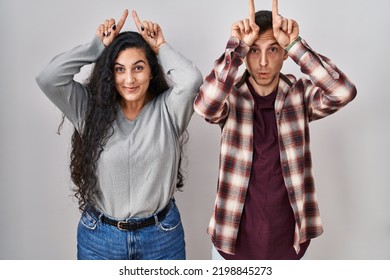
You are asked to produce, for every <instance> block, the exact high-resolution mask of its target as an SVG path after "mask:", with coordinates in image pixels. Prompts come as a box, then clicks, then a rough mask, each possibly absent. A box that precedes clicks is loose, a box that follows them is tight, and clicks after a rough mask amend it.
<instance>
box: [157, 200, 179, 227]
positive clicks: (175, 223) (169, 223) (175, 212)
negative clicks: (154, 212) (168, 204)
mask: <svg viewBox="0 0 390 280" xmlns="http://www.w3.org/2000/svg"><path fill="white" fill-rule="evenodd" d="M179 226H181V218H180V213H179V209H177V206H176V204H174V205H173V206H172V208H171V209H170V210H169V212H168V213H167V215H166V216H165V218H164V220H162V221H161V222H160V224H159V229H160V230H162V231H173V230H175V229H177V228H178V227H179Z"/></svg>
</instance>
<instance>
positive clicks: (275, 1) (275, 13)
mask: <svg viewBox="0 0 390 280" xmlns="http://www.w3.org/2000/svg"><path fill="white" fill-rule="evenodd" d="M278 15H279V11H278V0H273V2H272V19H273V20H274V21H275V20H276V17H277V16H278Z"/></svg>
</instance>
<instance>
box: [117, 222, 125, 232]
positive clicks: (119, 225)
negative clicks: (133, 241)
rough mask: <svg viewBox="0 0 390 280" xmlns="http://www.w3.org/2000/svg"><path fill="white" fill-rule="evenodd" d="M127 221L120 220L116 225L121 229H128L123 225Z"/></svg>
mask: <svg viewBox="0 0 390 280" xmlns="http://www.w3.org/2000/svg"><path fill="white" fill-rule="evenodd" d="M123 223H125V222H122V221H119V222H118V223H117V224H116V227H117V228H118V229H119V230H126V229H125V228H123V227H122V224H123Z"/></svg>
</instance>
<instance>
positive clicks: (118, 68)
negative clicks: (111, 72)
mask: <svg viewBox="0 0 390 280" xmlns="http://www.w3.org/2000/svg"><path fill="white" fill-rule="evenodd" d="M123 71H125V68H123V67H116V68H115V72H123Z"/></svg>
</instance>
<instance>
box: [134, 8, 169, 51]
mask: <svg viewBox="0 0 390 280" xmlns="http://www.w3.org/2000/svg"><path fill="white" fill-rule="evenodd" d="M132 15H133V19H134V22H135V25H136V26H137V29H138V32H139V33H140V34H141V35H142V37H143V38H144V39H145V41H146V42H147V43H148V44H149V46H150V47H151V48H152V49H153V51H154V52H155V53H156V54H158V51H159V50H160V47H161V46H162V45H163V44H164V43H165V39H164V36H163V33H162V30H161V27H160V25H158V24H157V23H154V22H151V21H146V20H144V21H142V22H141V20H140V19H139V17H138V15H137V12H136V11H133V13H132Z"/></svg>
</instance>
